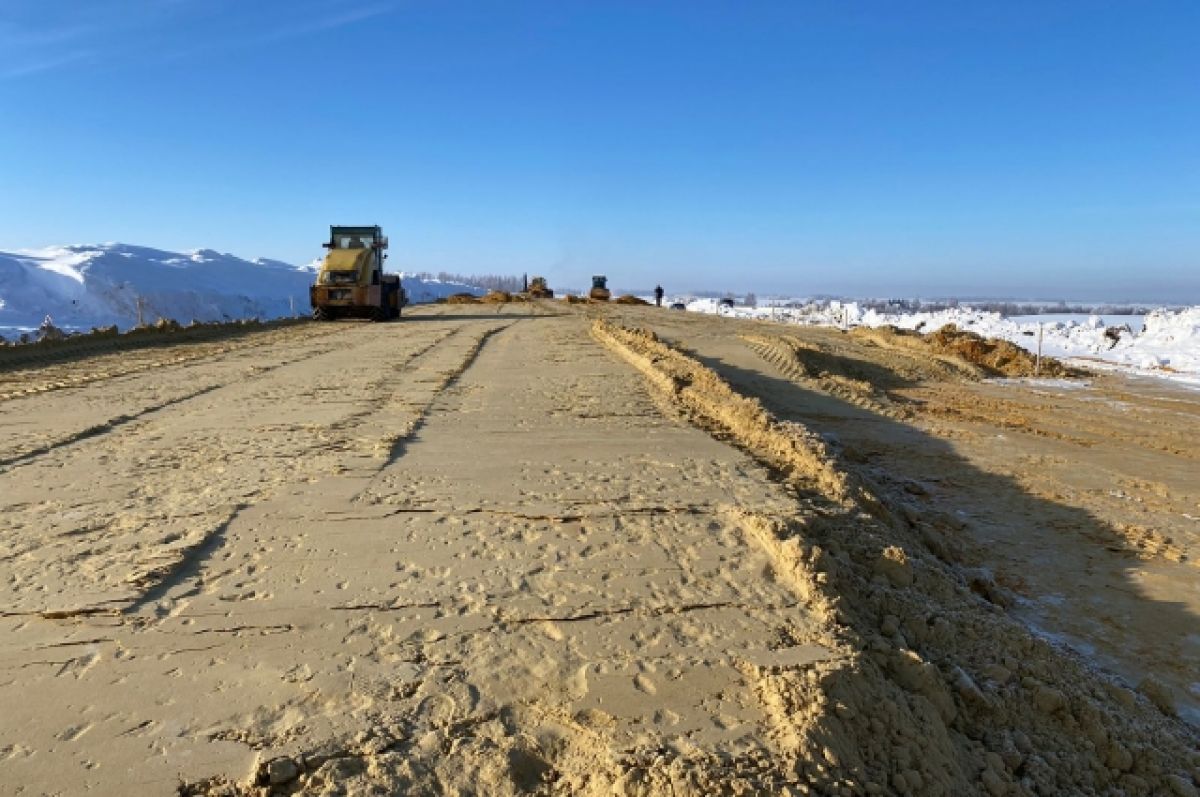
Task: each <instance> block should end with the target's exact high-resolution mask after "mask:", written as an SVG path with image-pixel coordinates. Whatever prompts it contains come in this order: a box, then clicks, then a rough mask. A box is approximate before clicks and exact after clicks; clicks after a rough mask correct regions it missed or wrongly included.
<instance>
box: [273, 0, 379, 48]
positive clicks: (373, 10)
mask: <svg viewBox="0 0 1200 797" xmlns="http://www.w3.org/2000/svg"><path fill="white" fill-rule="evenodd" d="M394 7H395V6H394V4H392V3H374V4H372V5H367V6H360V7H359V8H356V9H352V10H350V11H345V12H343V13H341V14H334V15H331V16H327V17H323V18H321V19H314V20H310V21H308V22H302V23H298V24H294V25H288V26H285V27H282V28H278V29H276V30H273V31H271V32H269V33H266V34H264V35H262V36H259V37H256V38H254V39H252V40H251V41H252V42H253V43H255V44H264V43H267V42H277V41H283V40H285V39H294V38H297V37H299V36H308V35H310V34H313V33H320V32H321V31H326V30H333V29H334V28H343V27H345V26H347V25H353V24H354V23H355V22H361V21H363V20H364V19H370V18H371V17H378V16H381V15H383V14H386V13H388V12H389V11H391V10H392V9H393V8H394Z"/></svg>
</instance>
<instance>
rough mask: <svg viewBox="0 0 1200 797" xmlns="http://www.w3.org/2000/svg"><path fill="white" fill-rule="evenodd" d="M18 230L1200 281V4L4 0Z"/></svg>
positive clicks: (620, 282)
mask: <svg viewBox="0 0 1200 797" xmlns="http://www.w3.org/2000/svg"><path fill="white" fill-rule="evenodd" d="M0 109H3V122H2V124H0V249H5V248H9V249H11V248H17V247H32V246H41V245H47V244H52V243H79V242H88V243H91V242H99V241H110V240H119V241H124V242H128V243H137V244H145V245H150V246H160V247H164V248H173V249H183V248H194V247H210V248H214V249H219V250H221V251H227V252H233V253H235V254H239V255H242V256H247V257H254V256H263V257H272V258H277V259H282V260H288V261H291V262H306V261H308V260H311V259H313V258H314V257H316V256H318V255H319V254H320V252H321V250H320V248H319V243H320V241H321V240H322V239H323V237H324V235H325V234H326V228H327V225H329V224H330V223H348V224H354V223H379V224H382V225H384V227H385V230H386V231H387V232H388V233H389V234H390V235H391V239H392V252H393V255H392V261H391V262H392V264H393V265H394V266H396V267H400V268H406V269H409V270H431V271H438V270H442V269H445V270H450V271H458V272H506V273H507V272H518V273H519V272H521V271H529V272H530V273H545V274H546V275H547V276H548V277H549V278H550V282H551V284H552V285H554V284H559V285H575V286H579V285H583V284H585V282H586V279H587V276H588V275H589V274H591V273H593V272H605V273H607V274H609V276H610V279H611V280H612V282H614V283H615V284H616V285H617V286H633V287H637V286H650V285H653V284H654V283H655V282H662V283H663V285H664V286H666V287H667V288H668V290H669V291H671V290H684V289H704V288H709V289H718V290H720V289H730V290H735V291H741V290H754V291H757V292H759V294H760V295H761V294H767V293H771V292H786V293H808V292H814V291H833V292H842V293H849V294H859V295H909V296H911V295H922V296H933V295H951V294H959V295H963V294H983V295H1004V296H1027V297H1060V296H1068V297H1078V298H1084V299H1088V298H1111V299H1121V298H1134V299H1145V300H1178V301H1200V3H1197V2H1196V1H1195V0H1180V1H1179V2H1156V1H1155V0H1143V1H1135V0H1130V2H1101V1H1100V0H1096V1H1094V2H1070V1H1069V0H1062V1H1060V0H1054V1H1053V2H1048V1H1047V0H1036V2H1032V1H1031V2H1025V1H1023V0H1004V1H1003V2H1000V1H997V2H962V1H961V0H953V1H951V0H947V1H946V2H904V3H897V2H883V0H861V2H857V1H855V2H841V1H840V0H822V1H821V2H815V1H814V2H799V1H798V0H797V1H796V2H779V3H770V2H752V3H741V2H732V1H731V2H704V0H700V1H699V2H696V1H689V2H652V1H649V0H638V1H636V2H586V3H585V2H570V1H569V0H557V1H550V2H482V3H481V2H416V1H415V0H414V1H413V2H388V0H340V1H339V0H287V2H283V1H282V0H256V2H245V1H244V0H4V2H3V3H2V4H0Z"/></svg>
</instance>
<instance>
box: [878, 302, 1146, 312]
mask: <svg viewBox="0 0 1200 797" xmlns="http://www.w3.org/2000/svg"><path fill="white" fill-rule="evenodd" d="M859 304H860V305H861V306H862V307H865V308H868V309H871V310H878V311H880V312H888V313H898V312H902V313H916V312H926V313H932V312H937V311H938V310H949V309H952V308H955V307H970V308H972V309H974V310H982V311H984V312H990V313H1000V314H1001V315H1006V316H1013V315H1042V314H1046V313H1058V314H1067V313H1073V314H1085V313H1102V314H1105V315H1141V314H1145V313H1148V312H1150V309H1151V308H1148V307H1144V306H1142V305H1134V304H1080V303H1075V304H1067V303H1066V302H1062V301H1059V302H1012V301H990V300H980V301H968V300H959V299H926V300H924V301H922V300H921V299H867V300H863V301H860V302H859Z"/></svg>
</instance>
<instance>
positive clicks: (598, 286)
mask: <svg viewBox="0 0 1200 797" xmlns="http://www.w3.org/2000/svg"><path fill="white" fill-rule="evenodd" d="M610 296H612V294H611V293H609V291H608V277H606V276H604V275H603V274H597V275H596V276H594V277H592V289H591V290H590V291H588V298H589V299H595V300H596V301H598V302H607V301H608V299H609V297H610Z"/></svg>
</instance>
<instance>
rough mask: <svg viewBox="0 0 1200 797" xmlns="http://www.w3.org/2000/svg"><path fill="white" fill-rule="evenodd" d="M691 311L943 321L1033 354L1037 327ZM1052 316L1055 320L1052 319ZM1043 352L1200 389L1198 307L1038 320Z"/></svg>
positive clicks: (873, 314)
mask: <svg viewBox="0 0 1200 797" xmlns="http://www.w3.org/2000/svg"><path fill="white" fill-rule="evenodd" d="M688 309H689V310H692V311H694V312H708V313H717V314H720V315H725V316H732V317H738V318H757V319H768V320H774V321H780V322H784V323H793V324H810V325H822V326H838V327H852V326H885V325H891V326H896V327H900V328H901V329H916V330H920V331H922V332H933V331H934V330H936V329H939V328H941V327H943V326H945V325H946V324H954V325H956V326H957V327H959V328H960V329H966V330H970V331H971V332H976V333H978V334H980V335H983V336H984V337H988V338H1002V339H1004V340H1008V341H1011V342H1012V343H1015V344H1016V345H1018V346H1021V347H1023V348H1025V349H1027V350H1028V351H1031V352H1035V351H1037V348H1038V331H1039V329H1038V328H1039V322H1037V321H1033V320H1030V317H1028V316H1023V317H1021V318H1020V319H1015V318H1006V317H1004V316H1002V315H1000V314H999V313H992V312H985V311H982V310H974V309H971V308H963V307H958V308H951V309H948V310H938V311H936V312H917V313H881V312H878V311H876V310H871V309H863V308H862V307H861V306H859V304H858V303H857V302H839V301H830V302H812V303H809V304H805V305H800V306H789V307H758V308H750V307H719V306H718V303H717V301H716V300H712V299H699V300H696V301H693V302H689V303H688ZM1051 318H1055V317H1051ZM1040 326H1041V334H1042V353H1043V354H1046V355H1048V356H1051V357H1057V358H1059V359H1083V360H1087V361H1088V364H1090V365H1097V364H1098V365H1101V366H1109V367H1116V368H1121V369H1124V370H1128V371H1132V372H1136V373H1145V374H1153V375H1155V376H1170V377H1172V378H1175V379H1178V380H1180V381H1185V382H1189V383H1197V384H1200V306H1198V307H1188V308H1184V309H1181V310H1168V309H1160V310H1155V311H1154V312H1151V313H1149V314H1147V315H1146V316H1144V317H1143V316H1125V317H1123V316H1107V317H1101V316H1090V317H1086V318H1083V319H1080V320H1064V319H1062V317H1061V316H1059V317H1057V318H1056V319H1055V320H1050V321H1047V322H1041V323H1040Z"/></svg>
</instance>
